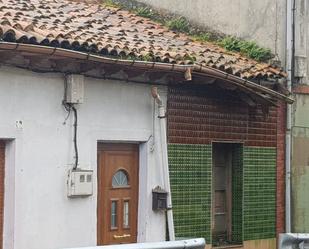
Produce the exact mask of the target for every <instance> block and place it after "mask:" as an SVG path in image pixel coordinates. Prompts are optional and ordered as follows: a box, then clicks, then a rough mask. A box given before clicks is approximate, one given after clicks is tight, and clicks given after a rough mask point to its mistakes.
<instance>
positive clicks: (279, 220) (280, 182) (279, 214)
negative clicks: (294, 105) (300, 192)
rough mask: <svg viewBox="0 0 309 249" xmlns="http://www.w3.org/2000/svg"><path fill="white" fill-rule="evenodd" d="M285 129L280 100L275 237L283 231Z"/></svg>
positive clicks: (282, 105) (284, 113)
mask: <svg viewBox="0 0 309 249" xmlns="http://www.w3.org/2000/svg"><path fill="white" fill-rule="evenodd" d="M308 89H309V88H308ZM285 131H286V104H285V103H284V102H281V103H280V105H279V107H278V112H277V194H276V195H277V196H276V207H277V208H276V232H277V237H278V235H279V233H282V232H284V231H285Z"/></svg>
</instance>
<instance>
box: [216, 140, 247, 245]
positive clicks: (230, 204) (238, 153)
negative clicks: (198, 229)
mask: <svg viewBox="0 0 309 249" xmlns="http://www.w3.org/2000/svg"><path fill="white" fill-rule="evenodd" d="M212 160H213V168H212V175H213V177H212V179H213V181H212V189H213V190H212V244H213V246H225V245H234V244H242V241H243V236H242V234H243V232H242V221H243V218H242V217H243V212H242V210H243V207H242V206H243V147H242V144H236V143H213V147H212Z"/></svg>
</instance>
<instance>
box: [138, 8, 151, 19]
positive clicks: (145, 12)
mask: <svg viewBox="0 0 309 249" xmlns="http://www.w3.org/2000/svg"><path fill="white" fill-rule="evenodd" d="M135 12H136V15H138V16H142V17H147V18H152V17H153V15H154V13H153V11H152V9H150V8H148V7H139V8H137V9H136V10H135Z"/></svg>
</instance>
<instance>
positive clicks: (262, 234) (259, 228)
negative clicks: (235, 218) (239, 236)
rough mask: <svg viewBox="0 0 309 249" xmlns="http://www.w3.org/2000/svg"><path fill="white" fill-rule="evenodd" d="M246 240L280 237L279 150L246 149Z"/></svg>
mask: <svg viewBox="0 0 309 249" xmlns="http://www.w3.org/2000/svg"><path fill="white" fill-rule="evenodd" d="M243 157H244V162H243V163H244V171H243V174H244V178H243V179H244V199H243V200H244V214H243V215H244V240H256V239H266V238H275V237H276V148H261V147H244V155H243Z"/></svg>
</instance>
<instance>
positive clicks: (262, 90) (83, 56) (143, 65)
mask: <svg viewBox="0 0 309 249" xmlns="http://www.w3.org/2000/svg"><path fill="white" fill-rule="evenodd" d="M0 50H2V51H3V50H6V51H15V52H21V53H23V52H24V53H33V54H40V55H45V56H46V58H52V57H56V56H61V57H65V58H70V59H76V60H81V61H89V62H96V63H103V64H108V65H119V66H126V67H132V68H139V69H146V70H147V69H148V70H159V71H170V72H175V73H183V74H185V73H187V72H188V71H189V72H190V73H191V74H199V75H202V76H206V77H213V78H216V79H220V80H223V81H226V82H228V83H231V84H233V85H235V86H237V87H239V88H240V89H244V90H245V91H247V92H248V89H249V91H251V92H252V94H256V95H257V96H258V97H259V98H264V99H265V100H266V101H267V102H270V104H271V103H272V102H271V101H269V97H271V98H272V99H275V100H280V101H285V102H287V103H289V104H292V103H293V102H294V100H293V99H292V98H291V97H289V96H287V95H284V94H281V93H278V92H276V91H274V90H271V89H269V88H267V87H264V86H261V85H258V84H256V83H254V82H251V81H249V80H246V79H242V78H239V77H237V76H234V75H232V74H229V73H226V72H223V71H220V70H218V69H214V68H210V67H206V66H202V65H196V64H195V65H178V64H168V63H160V62H147V61H136V60H123V59H114V58H108V57H103V56H98V55H93V54H91V53H84V52H79V51H74V50H68V49H63V48H57V47H47V46H40V45H32V44H22V43H14V42H4V41H0Z"/></svg>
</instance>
